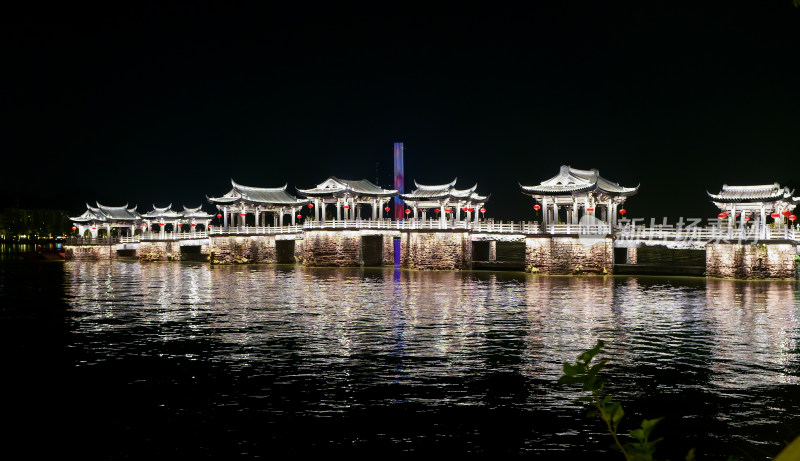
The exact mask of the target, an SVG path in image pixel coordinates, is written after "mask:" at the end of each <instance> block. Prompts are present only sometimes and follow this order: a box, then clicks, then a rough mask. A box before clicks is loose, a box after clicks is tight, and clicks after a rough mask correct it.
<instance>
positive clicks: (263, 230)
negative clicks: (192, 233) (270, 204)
mask: <svg viewBox="0 0 800 461" xmlns="http://www.w3.org/2000/svg"><path fill="white" fill-rule="evenodd" d="M302 231H303V227H302V226H299V225H297V226H276V227H273V226H241V227H219V228H217V227H215V228H212V229H211V230H210V231H209V235H272V234H296V233H298V232H302Z"/></svg>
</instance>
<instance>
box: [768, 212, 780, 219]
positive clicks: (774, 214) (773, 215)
mask: <svg viewBox="0 0 800 461" xmlns="http://www.w3.org/2000/svg"><path fill="white" fill-rule="evenodd" d="M770 216H771V217H772V219H778V218H780V217H781V215H780V214H778V213H772V214H771V215H770Z"/></svg>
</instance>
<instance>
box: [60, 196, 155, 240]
mask: <svg viewBox="0 0 800 461" xmlns="http://www.w3.org/2000/svg"><path fill="white" fill-rule="evenodd" d="M69 219H70V220H71V221H72V223H73V226H75V227H77V228H78V234H79V235H81V236H83V235H84V234H85V233H86V232H89V234H90V235H91V236H92V238H97V235H98V233H99V232H100V229H105V231H106V236H110V235H111V231H112V230H116V231H117V232H119V234H120V235H123V234H127V235H128V236H130V237H132V236H133V234H134V232H136V227H137V226H138V224H139V223H140V222H141V216H140V215H139V213H138V212H137V211H136V207H133V208H128V205H127V204H126V205H123V206H116V207H113V206H105V205H101V204H100V203H97V207H93V206H91V205H89V204H88V203H87V204H86V211H84V212H83V214H82V215H80V216H77V217H74V218H69Z"/></svg>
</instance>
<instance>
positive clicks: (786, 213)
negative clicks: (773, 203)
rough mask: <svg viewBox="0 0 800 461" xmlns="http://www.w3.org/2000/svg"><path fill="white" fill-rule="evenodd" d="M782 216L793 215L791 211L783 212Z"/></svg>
mask: <svg viewBox="0 0 800 461" xmlns="http://www.w3.org/2000/svg"><path fill="white" fill-rule="evenodd" d="M781 214H782V215H784V216H789V215H790V214H792V212H791V211H789V210H783V211H782V212H781Z"/></svg>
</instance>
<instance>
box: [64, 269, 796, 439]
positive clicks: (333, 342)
mask: <svg viewBox="0 0 800 461" xmlns="http://www.w3.org/2000/svg"><path fill="white" fill-rule="evenodd" d="M65 270H66V282H67V283H66V289H67V299H68V300H69V304H70V306H71V310H72V311H73V312H74V313H75V314H76V318H75V321H74V322H73V323H72V328H73V331H72V333H73V334H74V335H75V336H76V337H80V338H83V339H82V340H81V341H78V343H79V344H80V346H79V347H82V348H83V351H84V352H83V354H82V360H83V362H82V363H79V364H77V365H76V366H91V365H93V364H98V363H102V362H103V361H107V360H118V359H120V358H124V357H126V356H129V355H136V356H139V357H141V356H153V357H173V358H182V359H186V360H194V361H200V362H201V363H204V364H209V365H215V366H219V367H223V368H224V369H227V370H230V373H233V374H234V376H236V379H248V380H264V382H263V383H261V384H260V385H259V386H256V387H254V388H251V389H249V391H248V394H247V398H249V399H260V400H259V401H258V402H259V403H253V402H250V403H249V404H247V403H245V402H243V401H242V400H241V399H242V397H234V396H230V395H228V394H226V395H225V396H224V397H222V398H221V399H222V400H223V401H226V402H228V403H230V402H231V401H235V403H236V405H245V406H246V405H251V406H255V408H260V409H261V410H262V411H265V412H267V413H269V414H271V415H272V414H275V415H277V414H285V413H286V412H288V413H292V414H295V413H296V414H302V415H309V414H313V415H319V416H326V417H328V416H331V415H335V414H350V413H351V412H353V411H354V409H358V408H376V407H381V406H394V405H411V406H413V408H414V409H415V412H416V413H419V414H420V415H423V414H429V416H430V417H431V418H436V416H435V415H436V414H438V413H436V412H440V411H444V409H448V411H449V410H450V409H453V408H461V407H464V408H486V409H492V411H498V412H502V411H508V409H515V410H514V411H517V412H519V413H515V415H516V416H520V415H522V414H527V413H528V412H530V411H544V412H546V413H543V414H541V415H540V416H539V418H554V419H553V420H551V421H550V424H555V425H558V424H561V425H564V424H566V423H568V425H570V426H572V427H583V426H582V424H583V423H582V412H581V411H580V410H577V409H576V408H577V407H576V406H575V404H574V403H573V399H574V398H575V397H576V391H575V390H574V389H569V388H564V387H560V386H555V385H554V382H555V380H556V379H557V377H558V376H559V375H560V374H561V363H562V362H563V361H565V360H574V358H575V356H576V355H577V354H578V353H579V352H580V351H582V350H584V349H586V348H588V347H591V346H592V345H593V344H594V343H595V341H596V340H597V339H598V338H603V339H606V340H607V341H608V342H609V347H608V354H609V355H610V358H611V359H612V364H611V366H610V367H609V373H610V374H611V375H612V376H611V378H612V380H613V381H614V383H615V385H616V386H617V387H616V389H617V390H618V394H619V395H621V396H622V397H623V398H628V399H634V400H635V399H644V398H646V397H647V398H651V399H652V396H653V395H656V394H657V395H660V396H664V398H665V399H670V398H673V397H675V396H684V398H685V396H686V395H694V396H697V395H699V396H700V397H697V398H702V399H707V398H709V396H714V395H720V396H723V397H724V398H729V396H730V391H731V390H735V391H736V392H737V393H738V394H737V395H738V396H737V397H736V398H737V399H740V400H742V401H745V400H748V399H752V398H753V396H754V395H756V394H754V393H756V392H761V390H763V389H764V388H766V387H769V386H778V385H784V384H796V382H797V366H798V363H800V361H799V360H798V331H799V330H800V328H798V320H797V318H798V305H800V303H799V302H798V298H797V294H796V286H795V285H794V284H793V283H786V282H759V283H742V282H731V281H720V280H708V281H706V280H705V279H667V278H624V277H611V276H606V277H600V276H587V277H541V276H534V275H529V274H522V273H491V272H419V271H403V270H399V269H396V268H385V269H360V268H348V269H326V268H303V267H293V266H287V267H282V266H277V267H276V266H270V265H253V266H213V267H212V266H208V265H204V264H194V263H180V264H175V263H173V264H159V263H154V264H139V263H136V262H121V261H117V262H100V263H97V262H93V263H83V262H77V261H71V262H67V263H66V264H65ZM110 333H113V335H111V334H110ZM239 373H241V375H240V374H239ZM259 382H261V381H259ZM284 388H294V389H302V390H303V392H306V393H307V395H306V394H303V395H305V397H303V398H302V399H300V400H297V399H299V397H297V396H296V395H294V394H292V397H291V398H290V399H289V400H290V401H291V402H292V404H291V405H290V406H286V400H280V399H278V397H276V396H282V395H284V394H282V393H281V392H284V391H281V389H284ZM718 390H719V392H718ZM297 392H299V391H297ZM654 393H655V394H654ZM694 393H696V394H694ZM287 398H288V397H287ZM720 398H722V397H720ZM264 399H266V401H269V402H270V403H269V404H266V403H264ZM270 399H272V400H270ZM276 399H277V400H276ZM259 405H267V407H266V408H261V407H259ZM743 408H744V407H743V406H742V405H738V404H737V405H728V406H727V407H720V408H715V410H714V411H715V412H716V413H715V418H717V419H718V420H720V421H726V423H725V424H728V423H730V425H734V426H735V425H736V424H745V422H746V423H747V424H752V423H753V422H758V423H764V424H766V423H768V422H769V420H770V418H772V417H774V415H768V414H766V413H763V411H762V410H759V409H758V408H754V407H752V406H750V407H748V408H746V411H745V410H744V409H743ZM532 409H534V410H532ZM796 410H798V411H797V413H800V408H796ZM681 411H683V412H684V413H686V414H685V417H686V418H690V419H691V418H695V419H698V420H699V419H702V417H703V412H705V411H707V409H703V408H700V407H697V408H693V407H683V408H681ZM786 411H787V412H788V411H791V409H790V408H787V410H786ZM545 414H546V415H547V416H543V415H545ZM559 418H560V419H559ZM565 418H566V419H565ZM565 421H566V423H565ZM475 424H477V423H475ZM498 424H499V423H498ZM729 427H730V426H725V430H728V428H729ZM404 430H406V429H404ZM441 430H442V431H444V432H443V433H442V434H438V435H437V434H436V433H434V434H428V435H426V436H425V437H433V438H434V439H436V437H440V438H439V439H436V440H442V438H447V437H452V434H451V433H447V432H446V431H445V430H444V429H441ZM484 430H486V429H485V428H484ZM564 434H565V432H564V431H558V430H556V429H555V428H553V429H552V430H549V431H548V430H544V431H542V432H537V435H536V437H533V438H532V437H529V436H527V435H526V436H522V435H520V440H519V441H518V444H519V446H518V447H517V449H518V450H520V452H527V451H530V452H539V451H542V450H543V451H549V450H553V452H555V451H557V450H559V447H561V446H562V445H563V443H564V440H565V439H564V437H565V435H564ZM362 436H364V437H368V438H370V437H371V438H372V439H374V438H376V437H378V435H376V434H374V433H370V432H368V431H367V432H366V434H362ZM573 436H574V437H575V439H576V440H580V439H582V437H581V436H580V435H579V433H575V434H573ZM464 437H466V436H464ZM724 437H725V436H724V435H720V438H721V439H724ZM378 438H380V437H378ZM390 438H391V437H390ZM459 440H460V439H459ZM393 443H394V442H393ZM776 443H777V442H776ZM465 446H466V445H465ZM476 450H478V449H477V448H476ZM478 451H480V450H478Z"/></svg>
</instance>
